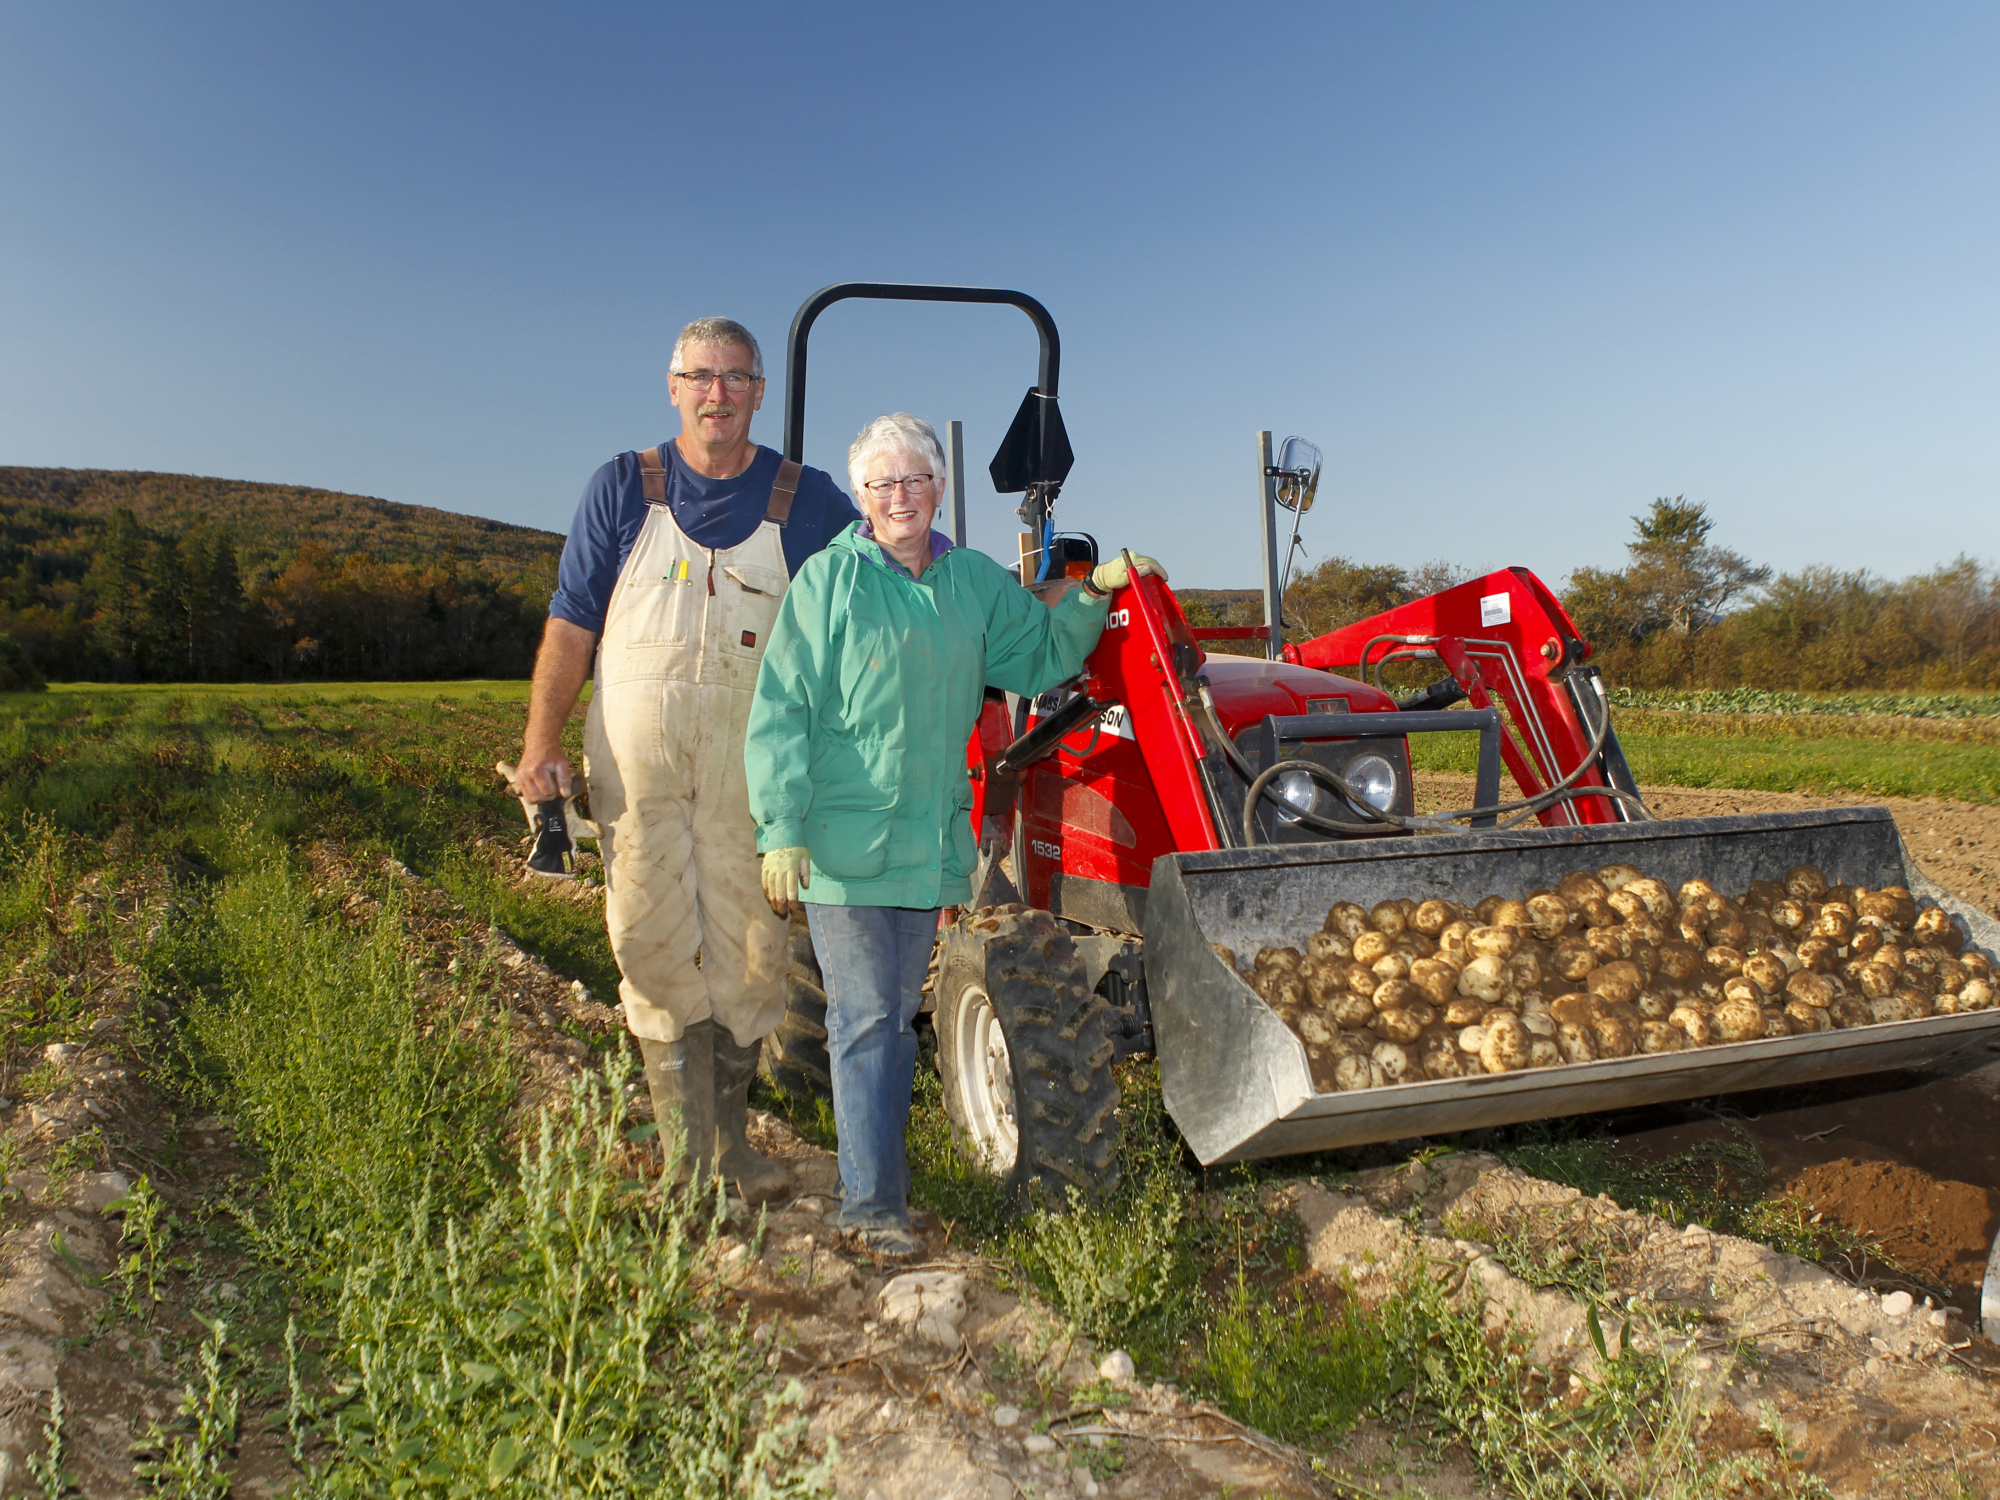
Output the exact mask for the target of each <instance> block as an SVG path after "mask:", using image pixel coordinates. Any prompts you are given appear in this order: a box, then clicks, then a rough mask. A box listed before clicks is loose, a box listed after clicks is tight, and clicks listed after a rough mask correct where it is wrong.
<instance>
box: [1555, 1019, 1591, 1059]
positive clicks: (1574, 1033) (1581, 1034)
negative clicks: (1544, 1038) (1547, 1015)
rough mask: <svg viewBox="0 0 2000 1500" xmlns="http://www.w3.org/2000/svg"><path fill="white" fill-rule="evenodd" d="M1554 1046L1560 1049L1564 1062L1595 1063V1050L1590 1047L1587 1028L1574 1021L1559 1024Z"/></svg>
mask: <svg viewBox="0 0 2000 1500" xmlns="http://www.w3.org/2000/svg"><path fill="white" fill-rule="evenodd" d="M1556 1045H1557V1046H1558V1047H1560V1048H1561V1049H1562V1055H1563V1061H1564V1062H1572V1063H1587V1062H1596V1061H1597V1049H1596V1048H1595V1047H1593V1046H1592V1045H1591V1040H1590V1030H1589V1028H1588V1027H1587V1026H1580V1025H1578V1024H1577V1023H1576V1022H1574V1021H1564V1022H1561V1023H1560V1024H1558V1025H1557V1027H1556Z"/></svg>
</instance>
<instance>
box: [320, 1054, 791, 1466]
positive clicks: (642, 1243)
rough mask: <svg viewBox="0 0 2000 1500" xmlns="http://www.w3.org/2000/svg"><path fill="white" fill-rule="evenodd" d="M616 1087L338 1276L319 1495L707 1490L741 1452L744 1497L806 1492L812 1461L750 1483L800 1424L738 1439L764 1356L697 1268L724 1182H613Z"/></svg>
mask: <svg viewBox="0 0 2000 1500" xmlns="http://www.w3.org/2000/svg"><path fill="white" fill-rule="evenodd" d="M615 1069H616V1065H614V1070H615ZM622 1081H623V1080H622V1078H618V1077H614V1078H612V1079H611V1080H610V1087H609V1088H606V1087H605V1086H604V1085H603V1084H601V1083H599V1082H598V1081H597V1080H596V1079H594V1078H592V1079H589V1080H580V1081H578V1082H576V1083H574V1084H572V1086H571V1091H570V1095H569V1099H568V1102H567V1104H568V1107H567V1110H566V1111H565V1112H564V1114H563V1115H562V1117H561V1118H560V1119H559V1118H558V1117H557V1115H556V1114H555V1113H554V1112H553V1111H545V1112H544V1113H543V1115H542V1117H541V1121H540V1125H539V1129H538V1131H537V1132H536V1133H535V1134H533V1135H532V1136H531V1137H530V1138H529V1139H528V1140H526V1141H525V1142H524V1143H523V1144H522V1146H521V1150H520V1155H519V1160H518V1163H517V1171H518V1175H517V1180H516V1181H515V1182H514V1183H513V1184H512V1185H511V1186H509V1187H507V1188H505V1189H504V1190H503V1191H501V1192H499V1193H498V1194H497V1195H496V1196H495V1197H494V1199H493V1201H491V1202H490V1203H489V1204H488V1205H487V1206H486V1207H485V1208H484V1209H482V1210H480V1211H479V1212H478V1213H477V1214H476V1215H474V1216H472V1217H470V1218H468V1219H463V1220H460V1219H446V1220H444V1221H443V1222H442V1223H439V1222H438V1221H437V1219H436V1218H435V1217H434V1215H433V1213H432V1211H431V1209H430V1207H429V1203H428V1201H427V1200H423V1201H420V1202H419V1203H418V1204H417V1206H416V1207H415V1208H414V1209H413V1210H412V1211H411V1213H410V1215H409V1217H408V1219H407V1221H406V1224H405V1227H404V1230H403V1232H402V1233H401V1234H400V1235H399V1236H398V1237H397V1238H396V1239H395V1240H394V1241H393V1242H390V1243H385V1244H384V1245H383V1246H382V1248H381V1249H380V1250H379V1251H378V1252H377V1253H376V1254H374V1255H372V1256H370V1257H369V1258H367V1259H366V1260H364V1261H362V1262H360V1263H358V1264H356V1265H355V1266H354V1267H352V1269H350V1270H349V1271H348V1272H347V1273H346V1274H345V1275H344V1277H343V1278H342V1283H341V1288H340V1294H339V1302H338V1307H337V1310H336V1315H335V1332H334V1343H335V1345H336V1347H337V1348H338V1350H339V1351H340V1355H339V1358H340V1363H341V1365H342V1368H343V1369H344V1370H345V1371H346V1374H345V1376H344V1377H343V1378H344V1380H348V1381H351V1382H353V1392H354V1394H353V1399H352V1400H351V1402H349V1403H348V1404H346V1405H344V1406H343V1407H341V1408H340V1409H339V1410H338V1411H336V1412H335V1413H334V1415H333V1417H332V1428H331V1436H332V1437H333V1439H334V1440H335V1442H336V1444H337V1446H338V1447H339V1449H340V1450H341V1457H340V1458H339V1459H338V1460H337V1461H336V1463H335V1464H334V1466H333V1467H332V1469H331V1471H330V1483H331V1485H332V1487H333V1488H335V1489H337V1490H345V1491H346V1492H350V1493H356V1494H376V1493H392V1494H398V1495H400V1494H402V1493H404V1492H405V1490H406V1489H407V1488H408V1487H409V1486H412V1485H429V1484H449V1485H453V1486H459V1485H464V1484H467V1483H471V1484H477V1485H486V1484H493V1485H496V1486H497V1485H498V1484H500V1483H502V1482H505V1481H508V1480H510V1479H511V1480H512V1482H513V1483H514V1484H515V1485H516V1486H518V1487H520V1488H521V1489H522V1490H523V1491H524V1492H527V1493H534V1494H542V1495H565V1496H566V1495H585V1494H628V1493H662V1494H675V1495H689V1496H707V1495H717V1496H719V1495H723V1494H727V1493H734V1492H735V1491H733V1490H732V1488H731V1487H732V1486H733V1485H736V1484H738V1483H739V1482H742V1481H743V1480H744V1479H745V1478H746V1476H747V1472H748V1469H749V1468H750V1467H752V1466H754V1467H755V1469H756V1471H757V1473H758V1475H759V1476H760V1479H759V1483H761V1484H762V1485H763V1486H764V1488H762V1489H761V1490H757V1491H754V1492H756V1493H763V1494H767V1495H769V1496H772V1497H777V1496H794V1495H799V1496H803V1495H810V1494H817V1493H820V1492H821V1491H822V1490H823V1488H824V1481H825V1477H826V1476H825V1473H824V1472H822V1471H821V1470H819V1469H804V1470H800V1471H798V1472H794V1473H792V1474H790V1475H788V1476H779V1477H763V1470H764V1468H765V1467H766V1466H767V1465H769V1466H772V1467H784V1466H787V1465H790V1464H791V1462H792V1460H793V1459H794V1458H795V1456H796V1449H797V1443H798V1439H799V1436H800V1433H801V1430H802V1427H803V1424H802V1423H786V1422H784V1421H777V1420H773V1421H771V1422H769V1423H767V1425H766V1427H765V1428H764V1430H763V1432H762V1433H761V1434H760V1435H759V1437H758V1438H757V1440H756V1441H755V1442H748V1441H747V1429H748V1425H749V1422H748V1417H749V1413H750V1411H751V1400H750V1398H751V1397H752V1396H753V1395H754V1394H755V1393H756V1392H757V1390H758V1388H759V1386H760V1385H761V1383H762V1376H761V1364H762V1360H761V1351H760V1350H759V1349H758V1348H757V1347H756V1345H755V1344H754V1343H752V1342H751V1341H750V1340H749V1338H748V1336H747V1334H746V1332H745V1329H744V1327H743V1325H742V1322H741V1320H740V1319H739V1320H738V1321H737V1322H735V1323H727V1322H723V1321H721V1320H720V1319H718V1318H717V1317H716V1315H715V1314H714V1313H713V1312H712V1311H711V1310H709V1309H708V1308H707V1307H706V1306H705V1304H704V1303H703V1301H702V1297H701V1293H702V1287H701V1284H700V1279H699V1274H698V1273H699V1266H700V1256H699V1251H700V1240H699V1237H700V1236H701V1235H703V1234H712V1233H714V1232H715V1231H717V1230H719V1228H720V1227H721V1223H722V1219H721V1214H722V1211H723V1208H722V1198H721V1195H720V1194H719V1193H716V1194H715V1195H714V1196H713V1197H710V1196H709V1195H708V1194H709V1185H706V1184H698V1185H690V1186H688V1187H684V1188H661V1189H659V1190H657V1192H656V1193H655V1194H653V1195H651V1196H648V1195H647V1194H646V1193H645V1192H644V1191H642V1190H641V1189H639V1188H638V1187H637V1185H635V1184H633V1183H632V1182H631V1181H630V1180H629V1179H628V1178H627V1177H626V1175H625V1167H624V1160H623V1158H624V1152H623V1140H622V1136H621V1125H622V1116H623V1109H622V1107H621V1105H620V1103H619V1099H620V1093H619V1087H620V1085H621V1084H622ZM771 1402H777V1403H779V1405H778V1406H773V1405H771V1404H770V1403H771ZM782 1403H783V1398H782V1397H772V1398H769V1399H768V1400H767V1404H766V1411H767V1414H769V1415H770V1416H771V1417H773V1418H774V1419H775V1418H776V1416H777V1415H778V1411H779V1410H780V1408H781V1406H782ZM746 1446H747V1447H748V1450H749V1451H748V1452H747V1453H746V1452H745V1448H746Z"/></svg>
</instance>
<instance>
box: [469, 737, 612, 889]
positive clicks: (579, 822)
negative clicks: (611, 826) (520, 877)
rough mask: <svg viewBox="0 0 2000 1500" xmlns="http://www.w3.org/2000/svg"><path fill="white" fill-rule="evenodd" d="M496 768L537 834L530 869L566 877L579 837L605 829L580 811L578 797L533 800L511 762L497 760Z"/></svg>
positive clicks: (572, 867) (573, 864)
mask: <svg viewBox="0 0 2000 1500" xmlns="http://www.w3.org/2000/svg"><path fill="white" fill-rule="evenodd" d="M493 769H494V770H495V771H498V772H499V773H500V775H501V777H502V779H504V780H505V781H506V783H507V789H508V790H509V791H511V792H512V793H513V794H514V795H515V796H516V797H517V798H519V799H520V803H521V811H522V812H524V813H526V814H527V817H528V829H529V831H530V832H531V833H533V834H534V836H535V842H534V846H533V847H532V848H531V849H529V850H528V873H529V874H531V875H547V876H549V877H551V878H552V879H556V880H567V879H569V878H570V877H571V876H573V875H574V874H576V840H577V839H580V838H583V839H595V838H602V837H603V836H604V830H603V829H601V828H599V827H598V826H597V824H595V823H593V822H592V821H591V820H590V819H589V818H585V817H580V816H579V815H578V814H577V810H576V798H574V797H551V798H549V799H548V800H547V801H545V802H535V801H531V800H529V799H528V798H527V797H524V796H522V795H521V786H520V782H519V780H518V779H517V773H516V771H515V768H514V767H513V766H512V765H510V764H508V763H507V762H506V761H504V760H502V761H495V762H494V764H493Z"/></svg>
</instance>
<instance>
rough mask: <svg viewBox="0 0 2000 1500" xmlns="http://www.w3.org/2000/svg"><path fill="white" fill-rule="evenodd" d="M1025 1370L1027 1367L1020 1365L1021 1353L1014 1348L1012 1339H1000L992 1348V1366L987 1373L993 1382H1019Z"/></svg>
mask: <svg viewBox="0 0 2000 1500" xmlns="http://www.w3.org/2000/svg"><path fill="white" fill-rule="evenodd" d="M1026 1370H1027V1366H1025V1365H1023V1364H1022V1363H1021V1353H1020V1351H1019V1350H1018V1349H1016V1348H1015V1347H1014V1341H1013V1340H1012V1339H1001V1340H1000V1341H999V1342H998V1343H996V1344H995V1345H994V1346H993V1364H992V1367H991V1369H990V1370H989V1371H988V1373H989V1374H990V1375H992V1377H993V1378H994V1379H995V1380H998V1381H1003V1382H1007V1381H1015V1380H1019V1379H1020V1378H1021V1376H1022V1375H1023V1374H1024V1373H1025V1372H1026Z"/></svg>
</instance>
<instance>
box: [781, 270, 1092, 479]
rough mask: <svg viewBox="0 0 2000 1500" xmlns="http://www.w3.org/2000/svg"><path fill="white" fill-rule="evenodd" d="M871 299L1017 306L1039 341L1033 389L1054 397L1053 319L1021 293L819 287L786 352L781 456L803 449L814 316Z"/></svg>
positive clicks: (895, 285) (877, 285) (1057, 353)
mask: <svg viewBox="0 0 2000 1500" xmlns="http://www.w3.org/2000/svg"><path fill="white" fill-rule="evenodd" d="M851 297H870V298H874V299H875V300H877V301H882V302H996V303H1003V304H1005V305H1006V306H1008V307H1018V308H1020V309H1021V311H1022V312H1024V313H1026V314H1027V315H1028V317H1029V319H1030V320H1031V321H1032V322H1033V323H1034V325H1035V331H1036V332H1037V333H1039V334H1040V335H1041V338H1042V362H1041V369H1040V373H1039V375H1038V377H1037V379H1036V381H1035V389H1036V390H1038V391H1040V392H1041V394H1042V395H1044V396H1047V397H1050V398H1053V397H1054V396H1055V394H1056V378H1057V376H1058V375H1059V374H1060V367H1061V364H1062V344H1061V341H1060V340H1059V339H1058V338H1057V337H1056V320H1055V319H1054V318H1052V317H1050V316H1049V310H1048V309H1047V308H1046V307H1044V306H1042V304H1041V303H1039V302H1037V301H1036V300H1035V299H1034V298H1033V297H1030V296H1029V295H1028V294H1027V293H1026V292H1010V291H1004V290H1002V289H1001V288H999V287H987V286H915V285H909V284H906V283H903V282H897V281H837V282H835V283H834V284H833V285H832V286H827V287H821V288H820V289H819V290H818V291H816V292H814V293H813V294H812V295H811V296H810V297H808V298H806V300H805V301H804V302H803V303H802V304H801V305H800V307H799V310H798V313H797V315H796V316H795V317H793V319H792V332H791V337H790V338H789V340H788V341H787V343H786V347H785V457H787V458H789V459H793V460H795V461H799V462H803V461H804V459H805V448H806V340H807V338H808V337H809V336H810V335H811V333H812V326H813V323H814V322H815V321H816V320H817V319H818V317H819V315H820V314H821V313H823V312H825V311H826V310H827V309H828V308H829V307H831V306H833V304H834V303H836V302H844V301H846V300H848V299H849V298H851Z"/></svg>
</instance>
